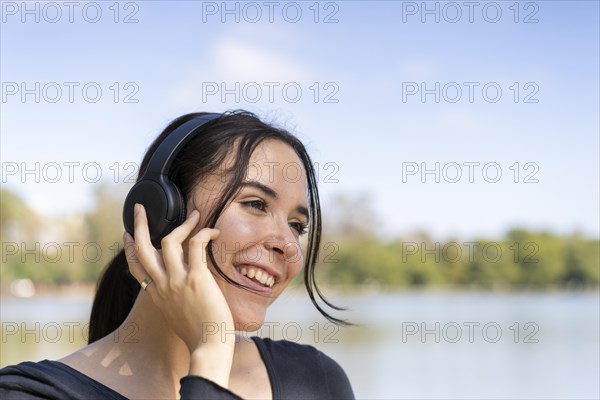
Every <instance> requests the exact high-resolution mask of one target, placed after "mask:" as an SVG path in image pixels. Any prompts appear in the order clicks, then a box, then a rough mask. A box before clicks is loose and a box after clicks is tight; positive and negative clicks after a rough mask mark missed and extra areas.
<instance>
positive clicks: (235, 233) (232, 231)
mask: <svg viewBox="0 0 600 400" xmlns="http://www.w3.org/2000/svg"><path fill="white" fill-rule="evenodd" d="M216 228H217V229H219V230H220V231H221V234H220V235H219V237H218V238H217V240H215V241H214V247H213V252H214V254H215V258H216V259H217V260H221V262H229V261H230V260H231V258H232V257H233V255H234V254H235V253H236V252H239V251H240V249H245V248H247V247H252V246H250V245H251V244H252V243H254V241H255V240H256V238H257V237H259V233H260V232H259V226H258V225H257V224H256V222H254V223H252V222H251V221H250V219H249V218H244V217H243V216H239V215H238V216H234V215H232V213H229V214H224V215H223V216H222V218H221V219H220V220H219V221H218V222H217V224H216ZM217 254H219V258H217Z"/></svg>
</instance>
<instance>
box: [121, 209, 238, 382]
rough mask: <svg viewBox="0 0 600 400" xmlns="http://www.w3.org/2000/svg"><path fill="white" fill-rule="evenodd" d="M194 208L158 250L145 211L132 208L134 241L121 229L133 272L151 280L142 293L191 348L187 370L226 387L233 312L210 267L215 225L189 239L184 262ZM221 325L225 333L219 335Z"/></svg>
mask: <svg viewBox="0 0 600 400" xmlns="http://www.w3.org/2000/svg"><path fill="white" fill-rule="evenodd" d="M198 220H199V213H198V211H196V210H194V211H193V212H192V213H191V214H190V215H189V216H188V218H187V219H186V221H185V222H184V223H183V224H182V225H180V226H178V227H177V228H175V229H174V230H173V231H172V232H171V233H170V234H168V235H167V236H165V237H164V238H163V239H162V241H161V246H162V255H161V254H160V253H159V252H158V251H157V250H156V249H155V248H154V246H153V245H152V242H151V240H150V233H149V230H148V220H147V218H146V211H145V209H144V207H143V206H142V205H141V204H136V205H135V208H134V235H135V240H134V239H133V238H132V237H131V235H129V234H128V233H125V235H124V240H125V253H126V256H127V263H128V264H129V270H130V271H131V274H132V275H133V276H134V277H135V278H136V279H137V281H138V282H142V281H143V280H144V279H146V278H147V277H150V278H151V279H152V283H150V284H149V285H148V286H146V292H147V293H148V294H149V295H150V296H151V298H152V301H153V302H154V304H155V305H156V307H158V308H159V309H160V310H161V311H162V313H163V315H164V317H165V319H166V321H167V322H168V324H169V326H170V327H171V329H172V330H173V331H174V332H175V333H176V334H177V335H178V336H179V337H180V338H181V340H183V342H185V344H186V345H187V347H188V349H189V351H190V374H192V375H200V376H203V377H205V378H207V379H210V380H212V381H214V382H216V383H218V384H220V385H221V386H223V387H228V382H229V373H230V371H231V361H232V359H233V348H234V346H235V335H232V334H231V332H233V330H234V324H233V317H232V315H231V311H230V309H229V306H228V305H227V302H226V300H225V297H224V296H223V293H222V292H221V289H220V288H219V286H218V285H217V282H216V281H215V278H214V277H213V275H212V273H211V271H210V270H209V269H208V265H207V256H206V247H207V245H208V242H209V241H211V240H214V239H216V238H217V237H218V235H219V231H218V230H216V229H209V228H204V229H202V230H200V231H199V232H198V233H196V234H195V235H194V236H192V237H191V238H190V240H189V251H188V258H187V261H188V263H187V264H186V262H185V256H184V251H183V246H182V243H183V242H184V241H185V240H186V239H187V238H188V237H189V236H190V234H191V233H192V231H193V230H194V228H195V227H196V225H197V224H198ZM222 330H226V332H228V333H229V334H226V335H222V334H221V333H222V332H223V331H222Z"/></svg>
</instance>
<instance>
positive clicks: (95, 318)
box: [88, 250, 140, 343]
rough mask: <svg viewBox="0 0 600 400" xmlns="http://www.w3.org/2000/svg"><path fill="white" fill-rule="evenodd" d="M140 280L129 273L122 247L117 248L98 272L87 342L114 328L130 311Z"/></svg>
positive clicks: (91, 341) (104, 334) (99, 337)
mask: <svg viewBox="0 0 600 400" xmlns="http://www.w3.org/2000/svg"><path fill="white" fill-rule="evenodd" d="M139 291H140V284H139V283H138V282H137V281H136V280H135V278H134V277H133V276H132V275H131V274H130V273H129V266H128V265H127V259H126V258H125V250H121V251H120V252H119V254H117V255H116V256H115V257H114V258H113V259H112V261H111V262H110V263H109V264H108V267H107V268H106V269H105V270H104V272H103V273H102V277H101V278H100V280H99V282H98V288H97V290H96V297H95V298H94V303H93V305H92V312H91V315H90V326H89V339H88V343H93V342H95V341H96V340H98V339H101V338H103V337H104V336H106V335H108V334H109V333H111V332H113V331H114V330H115V329H117V328H118V327H119V326H120V325H121V324H122V323H123V321H125V318H126V317H127V315H128V314H129V312H130V311H131V308H132V307H133V303H134V302H135V299H136V298H137V295H138V293H139Z"/></svg>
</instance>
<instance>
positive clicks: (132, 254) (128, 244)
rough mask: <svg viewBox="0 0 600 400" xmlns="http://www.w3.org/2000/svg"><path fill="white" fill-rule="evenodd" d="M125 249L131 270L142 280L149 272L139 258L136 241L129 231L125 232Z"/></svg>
mask: <svg viewBox="0 0 600 400" xmlns="http://www.w3.org/2000/svg"><path fill="white" fill-rule="evenodd" d="M123 250H124V251H125V258H126V259H127V265H128V266H129V272H130V273H131V275H133V277H134V278H135V280H136V281H138V282H141V281H142V280H143V279H144V277H146V275H147V273H146V270H145V269H144V266H143V265H142V263H140V260H138V258H137V255H136V251H135V241H134V240H133V238H132V237H131V235H130V234H129V233H127V232H124V233H123Z"/></svg>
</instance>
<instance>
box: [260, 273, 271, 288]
mask: <svg viewBox="0 0 600 400" xmlns="http://www.w3.org/2000/svg"><path fill="white" fill-rule="evenodd" d="M269 279H271V277H270V276H267V274H263V275H261V277H260V278H258V280H259V281H260V283H262V284H263V285H264V284H265V283H267V281H268V280H269Z"/></svg>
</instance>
